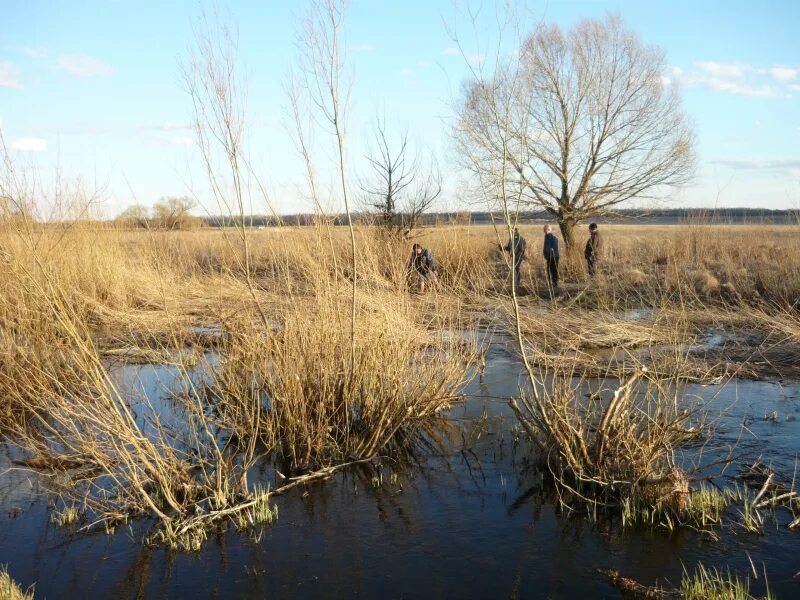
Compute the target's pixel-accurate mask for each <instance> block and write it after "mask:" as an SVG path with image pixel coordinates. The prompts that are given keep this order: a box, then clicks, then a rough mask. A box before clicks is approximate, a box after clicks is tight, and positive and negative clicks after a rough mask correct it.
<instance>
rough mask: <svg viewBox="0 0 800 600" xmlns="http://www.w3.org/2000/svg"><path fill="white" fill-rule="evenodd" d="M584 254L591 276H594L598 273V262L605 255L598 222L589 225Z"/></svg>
mask: <svg viewBox="0 0 800 600" xmlns="http://www.w3.org/2000/svg"><path fill="white" fill-rule="evenodd" d="M583 256H584V258H585V259H586V265H587V267H588V269H589V277H592V278H594V276H595V275H597V264H598V263H599V262H600V260H601V259H602V257H603V238H602V237H600V232H599V231H598V230H597V223H591V224H590V225H589V239H588V240H587V241H586V247H585V248H584V249H583Z"/></svg>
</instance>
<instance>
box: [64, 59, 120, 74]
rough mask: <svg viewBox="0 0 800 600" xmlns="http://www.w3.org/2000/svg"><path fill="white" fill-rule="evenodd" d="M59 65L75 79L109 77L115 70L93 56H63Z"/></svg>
mask: <svg viewBox="0 0 800 600" xmlns="http://www.w3.org/2000/svg"><path fill="white" fill-rule="evenodd" d="M58 64H59V66H60V67H61V68H62V69H65V70H66V71H68V72H69V73H71V74H72V75H74V76H75V77H109V76H111V75H113V74H114V69H113V67H111V65H108V64H106V63H104V62H102V61H100V60H98V59H96V58H94V57H92V56H87V55H86V54H62V55H61V56H59V57H58Z"/></svg>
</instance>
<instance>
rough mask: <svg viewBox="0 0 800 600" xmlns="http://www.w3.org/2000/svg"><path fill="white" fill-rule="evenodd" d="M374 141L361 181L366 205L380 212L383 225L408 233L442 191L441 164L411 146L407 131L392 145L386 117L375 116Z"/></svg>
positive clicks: (401, 232)
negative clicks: (365, 173)
mask: <svg viewBox="0 0 800 600" xmlns="http://www.w3.org/2000/svg"><path fill="white" fill-rule="evenodd" d="M373 142H374V146H373V148H371V149H370V152H369V153H368V154H367V155H365V157H364V158H365V159H366V161H367V165H368V168H369V170H368V175H367V176H366V177H365V178H364V179H363V180H362V181H360V187H361V190H362V192H363V193H364V205H365V208H366V209H367V210H370V211H376V212H377V214H378V217H379V219H380V224H381V225H382V226H383V227H385V228H386V229H389V230H393V231H396V232H398V233H400V234H401V235H403V236H407V235H408V234H409V233H410V232H411V231H412V230H413V229H414V227H416V225H417V222H418V221H419V218H420V217H421V216H422V214H423V213H424V212H425V211H427V210H428V209H430V207H431V206H432V205H433V203H434V202H435V201H436V199H437V198H438V197H439V195H440V194H441V193H442V174H441V171H440V170H439V165H438V163H437V162H436V159H435V158H434V157H433V156H431V157H430V159H429V160H428V161H427V162H425V161H424V159H423V157H422V156H421V154H420V153H416V152H413V150H411V149H410V148H409V143H408V133H404V134H403V135H402V136H401V137H400V140H399V144H398V145H397V146H394V147H393V146H392V145H391V144H390V140H389V137H388V135H387V132H386V121H385V120H384V119H380V118H379V119H376V122H375V126H374V140H373Z"/></svg>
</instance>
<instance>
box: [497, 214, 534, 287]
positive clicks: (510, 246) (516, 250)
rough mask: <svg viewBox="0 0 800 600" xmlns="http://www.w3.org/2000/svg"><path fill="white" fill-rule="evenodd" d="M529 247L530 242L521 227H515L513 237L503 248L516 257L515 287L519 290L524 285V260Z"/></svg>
mask: <svg viewBox="0 0 800 600" xmlns="http://www.w3.org/2000/svg"><path fill="white" fill-rule="evenodd" d="M527 247H528V242H527V241H526V240H525V238H524V237H522V236H521V235H520V234H519V229H517V228H516V227H514V233H513V234H512V235H511V239H509V240H508V243H507V244H506V245H505V246H502V247H501V250H503V251H504V252H508V253H511V254H513V258H514V287H515V288H516V289H517V290H518V289H520V288H521V287H522V273H521V271H520V267H522V261H523V260H524V259H525V249H526V248H527Z"/></svg>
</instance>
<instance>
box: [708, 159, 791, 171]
mask: <svg viewBox="0 0 800 600" xmlns="http://www.w3.org/2000/svg"><path fill="white" fill-rule="evenodd" d="M711 164H713V165H721V166H723V167H731V168H732V169H742V170H759V171H761V170H770V171H773V170H786V169H800V160H750V159H718V160H712V161H711Z"/></svg>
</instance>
